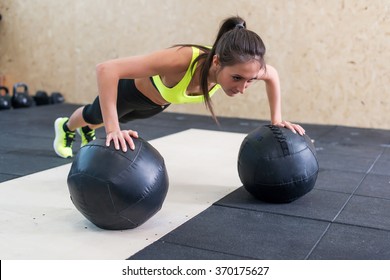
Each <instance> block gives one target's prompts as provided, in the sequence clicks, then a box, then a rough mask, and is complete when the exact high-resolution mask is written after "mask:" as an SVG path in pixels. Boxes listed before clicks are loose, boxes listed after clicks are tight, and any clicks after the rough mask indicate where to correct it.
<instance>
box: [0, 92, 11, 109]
mask: <svg viewBox="0 0 390 280" xmlns="http://www.w3.org/2000/svg"><path fill="white" fill-rule="evenodd" d="M1 91H4V95H3V94H2V93H1ZM7 109H11V96H10V95H9V91H8V88H6V87H3V86H0V110H7Z"/></svg>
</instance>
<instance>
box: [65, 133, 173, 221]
mask: <svg viewBox="0 0 390 280" xmlns="http://www.w3.org/2000/svg"><path fill="white" fill-rule="evenodd" d="M133 140H134V143H135V150H134V151H132V150H130V149H128V150H127V152H126V153H124V152H122V151H121V150H119V151H118V150H115V148H114V147H113V143H111V145H110V147H106V145H105V141H106V140H105V139H97V140H94V141H92V142H90V143H88V144H87V145H85V146H84V147H82V148H81V149H80V150H79V152H78V154H77V156H76V158H75V160H74V161H73V163H72V166H71V169H70V172H69V175H68V187H69V192H70V197H71V200H72V202H73V204H74V205H75V207H76V208H77V209H78V210H79V211H80V212H81V213H82V214H83V215H84V216H85V217H86V218H87V219H88V220H89V221H91V222H92V223H94V224H95V225H96V226H98V227H100V228H103V229H131V228H135V227H137V226H139V225H141V224H142V223H144V222H145V221H147V220H148V219H149V218H150V217H152V216H153V215H154V214H155V213H157V212H158V211H159V210H160V209H161V207H162V204H163V202H164V199H165V196H166V194H167V191H168V184H169V182H168V174H167V170H166V167H165V163H164V159H163V157H162V156H161V155H160V153H159V152H158V151H157V150H156V149H155V148H154V147H153V146H152V145H151V144H149V143H148V142H147V141H145V140H143V139H141V138H138V139H135V138H133Z"/></svg>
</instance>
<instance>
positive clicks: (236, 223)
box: [0, 104, 390, 259]
mask: <svg viewBox="0 0 390 280" xmlns="http://www.w3.org/2000/svg"><path fill="white" fill-rule="evenodd" d="M77 107H78V106H77V105H72V104H60V105H51V106H42V107H34V108H29V109H19V110H9V111H0V127H1V134H0V182H4V181H7V180H11V179H14V178H17V177H20V176H24V175H28V174H31V173H34V172H38V171H41V170H45V169H48V168H51V167H55V166H59V165H63V164H66V163H70V162H71V160H64V159H60V158H58V157H57V156H56V155H55V154H54V152H53V151H52V140H53V136H54V133H53V122H54V120H55V119H56V118H57V117H58V116H68V115H69V114H70V113H71V112H72V111H73V110H74V109H75V108H77ZM219 121H220V123H221V126H219V127H218V126H217V125H216V124H215V123H214V122H213V120H212V119H211V118H210V117H209V116H196V115H185V114H174V113H162V114H160V115H157V116H155V117H153V118H150V119H147V120H138V121H134V122H132V123H129V124H126V125H123V127H128V128H131V129H135V130H138V132H139V133H140V135H142V137H143V138H144V139H146V140H151V139H155V138H158V137H162V136H165V135H169V134H172V133H175V132H179V131H183V130H186V129H189V128H198V129H210V130H217V131H229V132H239V133H249V132H250V131H252V130H254V129H255V128H256V127H258V126H260V125H263V124H265V123H266V122H265V121H256V120H246V119H238V118H219ZM303 126H304V127H305V129H306V132H307V134H308V135H309V136H310V137H311V138H312V139H313V140H315V146H316V151H317V157H318V160H319V165H320V171H319V175H318V179H317V182H316V185H315V187H314V189H313V190H312V191H311V192H309V193H308V194H307V195H305V196H304V197H302V198H300V199H298V200H296V201H294V202H292V203H289V204H267V203H264V202H260V201H258V200H256V199H255V198H253V197H252V196H251V195H250V194H249V193H248V192H246V190H245V189H244V188H243V187H241V188H240V186H237V187H238V189H237V190H236V191H234V192H232V193H230V194H229V195H227V196H226V197H224V198H222V199H221V200H220V201H218V202H216V203H215V204H213V205H212V206H211V207H209V208H208V209H206V210H205V211H204V212H202V213H201V214H199V215H198V216H196V217H194V218H193V219H191V220H189V221H188V222H187V223H185V224H183V225H182V226H180V227H179V228H177V229H176V230H174V231H172V232H170V233H169V234H167V235H166V236H163V237H162V238H161V239H160V240H158V241H156V242H155V243H153V244H151V245H150V246H148V247H146V248H145V249H144V250H141V251H140V252H138V253H137V254H135V255H133V256H129V258H130V259H390V222H389V221H390V214H389V213H390V131H389V130H379V129H362V128H354V127H343V126H331V125H328V126H327V125H313V124H303ZM16 127H17V129H15V128H16ZM98 137H104V131H103V130H98ZM78 141H79V140H78ZM79 144H80V142H76V143H75V147H76V149H75V151H76V152H77V147H78V146H79Z"/></svg>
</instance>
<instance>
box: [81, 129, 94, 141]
mask: <svg viewBox="0 0 390 280" xmlns="http://www.w3.org/2000/svg"><path fill="white" fill-rule="evenodd" d="M84 135H85V138H86V139H87V141H88V142H91V141H92V140H94V139H95V131H94V130H92V131H88V132H87V133H85V134H84Z"/></svg>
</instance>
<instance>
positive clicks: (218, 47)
mask: <svg viewBox="0 0 390 280" xmlns="http://www.w3.org/2000/svg"><path fill="white" fill-rule="evenodd" d="M264 54H265V46H264V44H263V41H262V40H261V38H260V37H259V36H258V35H257V34H256V33H254V32H253V31H250V30H248V29H246V23H245V21H244V20H243V19H242V18H240V17H230V18H227V19H226V20H224V21H223V23H222V25H221V28H220V30H219V32H218V35H217V38H216V40H215V43H214V45H213V46H212V47H211V48H208V47H204V46H199V45H176V46H173V47H171V48H168V49H164V50H160V51H156V52H153V53H151V54H148V55H142V56H133V57H128V58H121V59H115V60H110V61H107V62H104V63H101V64H99V65H97V68H96V72H97V82H98V90H99V96H98V97H97V98H96V99H95V101H94V102H93V103H92V104H89V105H86V106H83V107H81V108H78V109H77V110H76V111H75V112H74V113H73V114H72V115H71V116H70V118H69V119H68V118H58V119H57V120H56V121H55V125H54V126H55V131H56V137H55V140H54V144H53V146H54V150H55V151H56V153H57V154H58V155H59V156H60V157H64V158H68V157H72V156H73V152H72V144H73V141H74V139H75V136H76V133H75V131H76V130H77V131H78V133H79V134H80V135H81V137H82V145H85V144H86V143H88V142H89V141H91V140H93V139H95V129H96V128H98V127H101V126H103V125H104V127H105V130H106V135H107V136H106V145H107V146H109V145H110V142H111V141H113V143H114V146H115V148H116V149H117V150H119V149H122V150H123V151H124V152H125V151H126V150H127V144H128V145H129V147H130V149H134V143H133V140H132V137H134V138H137V137H138V133H137V132H136V131H133V130H121V128H120V125H119V123H120V122H128V121H131V120H134V119H139V118H148V117H151V116H153V115H155V114H158V113H160V112H162V111H163V110H165V109H166V108H167V107H168V106H169V105H170V104H172V103H173V104H182V103H195V102H204V103H205V105H206V107H207V108H208V109H209V111H210V113H211V114H212V116H213V118H214V119H215V120H216V117H215V115H214V111H213V107H212V103H211V99H210V98H211V96H212V95H213V94H214V93H215V92H216V91H217V90H218V89H219V88H222V90H223V91H224V92H225V93H226V95H228V96H235V95H237V94H242V93H244V92H245V89H246V88H247V87H248V86H250V85H251V84H252V83H253V82H254V81H256V80H262V81H264V82H265V84H266V91H267V96H268V101H269V106H270V111H271V123H272V124H273V125H277V126H281V127H287V128H288V129H290V130H292V131H293V132H298V133H299V134H301V135H303V134H304V133H305V130H304V129H303V128H302V127H301V126H299V125H297V124H292V123H290V122H287V121H283V120H282V114H281V96H280V84H279V77H278V74H277V71H276V70H275V69H274V68H273V67H272V66H270V65H266V64H265V61H264ZM126 143H127V144H126Z"/></svg>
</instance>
